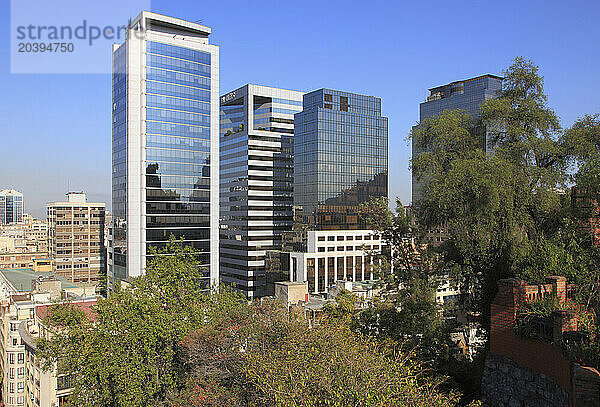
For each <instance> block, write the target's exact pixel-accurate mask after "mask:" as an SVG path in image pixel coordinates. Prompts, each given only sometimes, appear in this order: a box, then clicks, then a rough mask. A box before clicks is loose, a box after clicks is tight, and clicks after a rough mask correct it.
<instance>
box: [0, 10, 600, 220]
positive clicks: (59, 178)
mask: <svg viewBox="0 0 600 407" xmlns="http://www.w3.org/2000/svg"><path fill="white" fill-rule="evenodd" d="M151 8H152V10H151V11H154V12H158V13H161V14H166V15H171V16H174V17H179V18H183V19H187V20H190V21H196V20H201V22H202V24H204V25H208V26H210V27H212V30H213V31H212V32H213V34H212V35H211V42H212V43H214V44H217V45H219V46H220V47H221V61H220V64H221V72H220V73H221V93H225V92H226V91H229V90H232V89H234V88H236V87H239V86H241V85H244V84H246V83H257V84H263V85H270V86H277V87H283V88H289V89H296V90H302V91H310V90H313V89H317V88H320V87H330V88H334V89H342V90H347V91H351V92H358V93H364V94H369V95H375V96H379V97H381V98H382V104H383V114H384V115H386V116H387V117H389V145H390V198H392V199H393V198H394V197H396V196H398V197H400V198H401V199H402V200H403V201H404V202H409V201H410V172H409V170H408V163H409V159H410V148H409V147H408V144H407V141H406V137H407V134H408V132H409V129H410V127H411V126H412V125H414V124H415V122H416V121H417V119H418V106H419V103H420V102H421V101H422V100H423V99H424V98H425V96H426V95H427V89H428V88H429V87H432V86H435V85H441V84H445V83H447V82H451V81H454V80H459V79H464V78H468V77H471V76H476V75H480V74H484V73H494V74H500V73H501V72H502V70H503V69H504V68H506V67H507V66H508V65H509V64H510V62H511V59H513V58H514V57H515V56H525V57H527V58H530V59H532V60H533V61H534V62H535V63H537V64H538V65H539V66H540V68H541V73H542V74H543V75H544V77H545V85H546V92H547V94H548V95H549V103H550V105H551V107H553V108H554V109H555V111H556V112H557V114H558V115H559V116H560V119H561V122H562V124H563V126H565V127H566V126H570V125H571V124H572V123H573V121H574V120H576V119H577V117H579V116H581V115H582V114H584V113H596V112H600V97H599V96H598V95H600V79H599V78H598V67H600V41H599V39H600V23H599V22H598V15H599V13H600V2H599V1H597V0H596V1H569V2H565V1H552V0H550V1H548V0H547V1H503V2H498V1H495V2H488V1H477V2H475V1H473V2H456V1H455V2H449V1H429V2H423V1H419V2H414V1H406V2H404V1H386V2H377V1H362V0H361V1H326V0H325V1H323V0H321V1H312V0H305V1H302V2H291V1H263V2H251V1H192V0H187V1H178V0H164V1H162V0H155V1H153V2H152V7H151ZM0 12H1V17H0V18H1V19H2V20H1V21H2V23H3V26H4V30H3V31H2V36H3V37H4V38H3V41H2V42H1V43H0V47H1V48H0V52H1V53H2V55H3V58H2V67H1V73H0V89H1V90H2V98H1V99H0V111H1V112H2V114H1V115H0V134H1V135H2V136H1V143H0V151H1V152H2V154H1V160H0V189H1V188H14V189H18V190H20V191H22V192H23V193H24V194H25V200H26V201H25V206H26V210H28V211H31V212H32V213H34V214H35V215H38V216H39V215H42V214H43V213H44V205H45V203H46V202H48V201H53V200H57V199H62V198H63V196H64V193H65V192H66V190H67V186H68V185H69V186H70V188H71V189H72V190H84V191H86V192H87V193H88V195H89V196H90V198H91V199H94V200H100V201H105V202H107V203H109V205H110V183H111V180H110V171H111V170H110V164H111V156H110V145H111V133H110V122H111V117H110V107H111V100H110V97H111V93H110V76H109V75H102V74H95V75H84V74H79V75H15V74H10V68H9V41H8V38H9V29H10V25H9V21H8V19H9V5H8V2H7V1H6V0H5V1H3V2H2V8H1V9H0ZM106 64H110V49H109V48H107V49H106Z"/></svg>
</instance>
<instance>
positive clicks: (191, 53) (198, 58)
mask: <svg viewBox="0 0 600 407" xmlns="http://www.w3.org/2000/svg"><path fill="white" fill-rule="evenodd" d="M146 52H151V53H154V54H160V55H166V56H170V57H175V58H180V59H186V60H189V61H194V62H201V63H203V64H208V65H210V53H208V52H203V51H197V50H193V49H189V48H183V47H178V46H176V45H170V44H163V43H161V42H156V41H146Z"/></svg>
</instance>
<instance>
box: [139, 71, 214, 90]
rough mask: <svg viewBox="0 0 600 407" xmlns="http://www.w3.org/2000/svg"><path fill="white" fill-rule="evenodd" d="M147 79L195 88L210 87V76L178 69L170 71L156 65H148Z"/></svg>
mask: <svg viewBox="0 0 600 407" xmlns="http://www.w3.org/2000/svg"><path fill="white" fill-rule="evenodd" d="M146 79H147V80H154V81H160V82H169V83H176V84H179V85H185V86H192V87H195V88H202V89H210V78H207V77H206V76H199V75H193V74H188V73H184V72H178V71H169V70H165V69H159V68H154V67H146Z"/></svg>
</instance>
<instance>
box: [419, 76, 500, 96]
mask: <svg viewBox="0 0 600 407" xmlns="http://www.w3.org/2000/svg"><path fill="white" fill-rule="evenodd" d="M482 78H493V79H500V80H502V79H504V78H503V77H502V76H498V75H493V74H489V73H487V74H484V75H479V76H475V77H473V78H469V79H463V80H460V81H454V82H450V83H447V84H445V85H440V86H434V87H433V88H429V91H430V92H433V91H436V90H439V89H443V88H446V87H448V86H454V85H458V84H459V83H463V84H464V83H467V82H472V81H476V80H478V79H482Z"/></svg>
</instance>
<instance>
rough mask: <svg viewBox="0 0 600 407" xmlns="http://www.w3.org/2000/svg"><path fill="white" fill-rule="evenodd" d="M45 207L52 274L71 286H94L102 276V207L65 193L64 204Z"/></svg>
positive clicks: (103, 206) (81, 197)
mask: <svg viewBox="0 0 600 407" xmlns="http://www.w3.org/2000/svg"><path fill="white" fill-rule="evenodd" d="M46 207H47V213H48V252H49V256H50V258H51V259H52V260H54V271H55V272H56V274H58V275H60V276H63V277H65V278H66V279H68V280H69V281H73V282H75V283H91V284H97V283H98V279H99V278H100V276H101V275H104V274H105V273H106V266H105V265H106V262H105V252H104V217H105V204H104V203H98V202H87V198H86V195H85V194H84V193H82V192H69V193H68V194H67V201H66V202H53V203H49V204H48V205H46Z"/></svg>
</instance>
